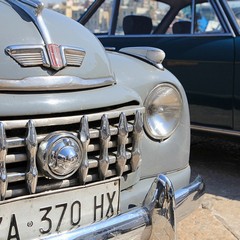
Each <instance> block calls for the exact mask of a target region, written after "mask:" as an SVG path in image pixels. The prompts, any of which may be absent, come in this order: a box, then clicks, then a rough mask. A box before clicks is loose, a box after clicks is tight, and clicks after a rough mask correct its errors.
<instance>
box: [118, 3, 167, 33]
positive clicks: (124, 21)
mask: <svg viewBox="0 0 240 240" xmlns="http://www.w3.org/2000/svg"><path fill="white" fill-rule="evenodd" d="M169 9H170V6H169V5H167V4H165V3H161V2H157V1H145V2H144V1H137V0H133V1H132V0H121V3H120V6H119V15H118V20H117V28H116V32H115V34H116V35H123V34H136V33H137V34H149V33H152V32H153V31H154V29H155V28H156V27H157V26H158V25H159V23H161V21H162V19H163V17H164V16H165V15H166V13H167V12H168V11H169ZM126 28H127V29H126Z"/></svg>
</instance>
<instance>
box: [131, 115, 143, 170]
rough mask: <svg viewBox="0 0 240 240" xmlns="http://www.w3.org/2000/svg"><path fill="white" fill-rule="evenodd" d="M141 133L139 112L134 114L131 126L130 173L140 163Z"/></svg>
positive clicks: (141, 123)
mask: <svg viewBox="0 0 240 240" xmlns="http://www.w3.org/2000/svg"><path fill="white" fill-rule="evenodd" d="M142 133H143V122H142V115H141V113H140V112H139V111H137V112H136V115H135V120H134V126H133V146H132V159H131V167H132V171H136V170H137V169H138V167H139V165H140V162H141V152H140V142H141V137H142Z"/></svg>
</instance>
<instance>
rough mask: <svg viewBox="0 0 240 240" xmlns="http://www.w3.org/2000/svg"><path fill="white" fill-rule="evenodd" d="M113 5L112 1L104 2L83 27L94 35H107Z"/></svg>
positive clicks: (106, 0)
mask: <svg viewBox="0 0 240 240" xmlns="http://www.w3.org/2000/svg"><path fill="white" fill-rule="evenodd" d="M113 3H114V1H113V0H105V1H104V2H103V3H102V5H101V6H100V7H99V8H98V9H97V11H96V12H95V13H94V14H93V15H92V17H91V18H90V19H89V21H88V22H87V23H86V24H85V27H87V28H88V29H89V30H90V31H91V32H93V33H95V34H103V33H107V32H108V31H109V27H110V20H111V15H112V9H113Z"/></svg>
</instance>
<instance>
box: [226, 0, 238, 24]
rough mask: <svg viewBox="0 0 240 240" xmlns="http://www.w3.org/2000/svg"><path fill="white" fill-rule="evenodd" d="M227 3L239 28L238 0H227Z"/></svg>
mask: <svg viewBox="0 0 240 240" xmlns="http://www.w3.org/2000/svg"><path fill="white" fill-rule="evenodd" d="M227 3H228V5H229V7H230V9H231V10H232V12H233V16H235V18H236V22H237V24H238V27H239V28H240V1H236V0H228V1H227Z"/></svg>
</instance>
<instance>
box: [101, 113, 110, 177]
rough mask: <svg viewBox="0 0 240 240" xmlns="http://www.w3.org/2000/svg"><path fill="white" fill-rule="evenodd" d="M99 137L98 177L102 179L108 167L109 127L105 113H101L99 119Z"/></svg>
mask: <svg viewBox="0 0 240 240" xmlns="http://www.w3.org/2000/svg"><path fill="white" fill-rule="evenodd" d="M99 138H100V158H99V165H98V170H99V176H100V179H102V180H104V179H105V178H106V175H107V170H108V167H109V156H108V145H109V141H110V138H111V135H110V128H109V122H108V118H107V115H105V114H104V115H103V116H102V119H101V126H100V130H99Z"/></svg>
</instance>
